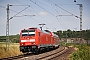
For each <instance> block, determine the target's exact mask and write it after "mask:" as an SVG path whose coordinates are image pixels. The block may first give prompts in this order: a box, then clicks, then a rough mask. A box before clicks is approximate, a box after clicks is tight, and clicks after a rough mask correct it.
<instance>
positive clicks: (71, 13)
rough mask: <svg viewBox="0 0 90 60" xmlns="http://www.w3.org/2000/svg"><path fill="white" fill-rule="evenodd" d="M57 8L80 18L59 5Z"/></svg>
mask: <svg viewBox="0 0 90 60" xmlns="http://www.w3.org/2000/svg"><path fill="white" fill-rule="evenodd" d="M55 6H57V7H59V8H60V9H62V10H64V11H65V12H67V13H69V14H71V15H72V16H75V17H77V18H79V17H78V16H76V15H74V14H72V13H71V12H69V11H67V10H65V9H64V8H62V7H60V6H58V5H57V4H55Z"/></svg>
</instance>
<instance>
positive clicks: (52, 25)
mask: <svg viewBox="0 0 90 60" xmlns="http://www.w3.org/2000/svg"><path fill="white" fill-rule="evenodd" d="M16 1H17V2H18V3H20V4H21V5H22V4H26V3H24V2H21V1H18V0H16ZM30 8H32V9H33V11H34V12H35V13H36V14H38V12H37V11H36V10H35V9H34V8H33V7H32V6H30ZM30 11H31V10H30ZM38 16H39V17H40V18H41V19H42V20H44V21H45V22H46V23H48V22H47V21H46V20H45V19H44V18H43V17H42V16H40V15H39V14H38ZM32 19H33V20H35V21H36V22H39V21H37V20H36V19H34V18H32ZM39 23H40V22H39ZM48 24H49V26H52V27H53V25H51V24H50V23H48Z"/></svg>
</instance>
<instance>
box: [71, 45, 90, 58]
mask: <svg viewBox="0 0 90 60" xmlns="http://www.w3.org/2000/svg"><path fill="white" fill-rule="evenodd" d="M78 48H79V50H78V51H76V52H74V53H73V54H71V56H70V59H71V60H90V47H89V46H87V45H86V44H81V45H79V46H78Z"/></svg>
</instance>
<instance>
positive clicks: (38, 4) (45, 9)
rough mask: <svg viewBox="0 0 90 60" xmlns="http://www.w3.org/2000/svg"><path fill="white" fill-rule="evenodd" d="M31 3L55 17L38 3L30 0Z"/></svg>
mask: <svg viewBox="0 0 90 60" xmlns="http://www.w3.org/2000/svg"><path fill="white" fill-rule="evenodd" d="M29 1H31V2H32V3H34V4H36V5H37V6H39V7H40V8H42V9H43V10H45V11H47V12H48V13H49V14H51V15H53V16H55V15H54V14H52V13H51V12H49V11H48V10H46V9H45V8H43V7H42V6H40V5H39V4H37V3H36V2H34V1H32V0H29Z"/></svg>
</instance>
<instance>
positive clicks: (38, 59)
mask: <svg viewBox="0 0 90 60" xmlns="http://www.w3.org/2000/svg"><path fill="white" fill-rule="evenodd" d="M67 51H68V47H62V46H61V47H59V48H58V49H55V50H52V51H49V52H45V53H42V54H38V55H34V54H32V53H30V54H22V55H19V56H14V57H9V58H3V59H0V60H51V59H53V58H56V57H58V56H60V55H62V54H65V52H67Z"/></svg>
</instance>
